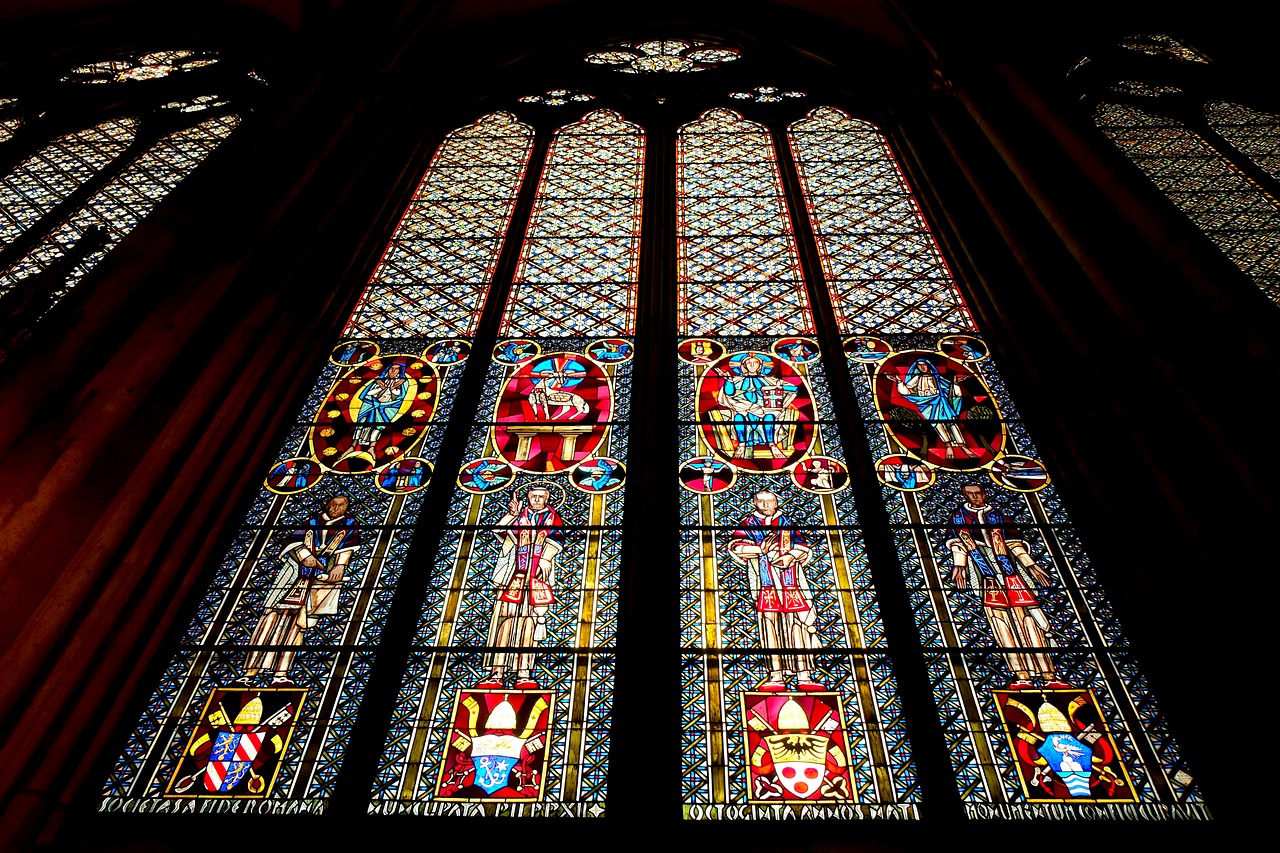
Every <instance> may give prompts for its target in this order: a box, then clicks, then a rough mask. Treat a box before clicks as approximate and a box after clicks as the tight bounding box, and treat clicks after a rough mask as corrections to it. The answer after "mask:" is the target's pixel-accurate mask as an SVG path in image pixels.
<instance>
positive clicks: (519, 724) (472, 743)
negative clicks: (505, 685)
mask: <svg viewBox="0 0 1280 853" xmlns="http://www.w3.org/2000/svg"><path fill="white" fill-rule="evenodd" d="M554 706H555V694H554V693H552V692H551V691H547V690H480V689H476V690H462V691H460V692H459V693H458V697H457V699H456V700H455V701H454V705H453V716H452V720H453V729H452V730H451V731H450V733H449V744H448V748H447V749H446V751H445V758H444V763H443V765H442V766H441V768H440V781H439V782H438V783H437V785H436V798H437V799H440V800H456V801H464V802H485V801H489V800H506V801H537V800H541V799H542V795H543V791H544V789H545V787H546V781H547V772H546V771H547V753H548V752H550V744H549V742H548V739H549V734H548V733H549V730H550V728H551V709H552V708H553V707H554Z"/></svg>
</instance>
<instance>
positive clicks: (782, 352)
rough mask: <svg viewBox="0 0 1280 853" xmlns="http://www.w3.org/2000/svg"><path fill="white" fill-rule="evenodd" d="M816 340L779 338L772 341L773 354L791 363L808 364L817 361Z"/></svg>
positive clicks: (818, 351)
mask: <svg viewBox="0 0 1280 853" xmlns="http://www.w3.org/2000/svg"><path fill="white" fill-rule="evenodd" d="M819 353H820V350H819V349H818V342H817V341H815V340H813V339H811V338H779V339H778V340H776V341H774V342H773V354H774V355H776V356H778V357H779V358H785V359H786V360H787V361H789V362H791V363H792V364H808V363H809V362H811V361H817V360H818V355H819Z"/></svg>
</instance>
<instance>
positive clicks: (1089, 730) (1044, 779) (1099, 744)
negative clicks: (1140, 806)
mask: <svg viewBox="0 0 1280 853" xmlns="http://www.w3.org/2000/svg"><path fill="white" fill-rule="evenodd" d="M995 698H996V707H998V708H999V709H1000V721H1001V723H1002V724H1003V726H1004V730H1005V733H1006V734H1007V736H1008V738H1009V748H1010V749H1011V750H1012V751H1013V754H1014V757H1015V760H1016V761H1017V763H1018V778H1019V780H1020V781H1021V782H1022V790H1023V793H1024V794H1025V795H1026V797H1027V799H1028V800H1029V801H1030V802H1033V803H1071V802H1086V803H1096V802H1099V801H1102V802H1108V803H1131V802H1136V801H1137V797H1136V796H1135V794H1134V790H1133V780H1132V779H1131V778H1130V776H1129V769H1128V768H1127V767H1125V765H1124V761H1123V759H1122V758H1121V757H1120V752H1119V750H1117V749H1116V742H1115V739H1114V738H1112V737H1111V732H1110V731H1108V729H1107V723H1106V720H1105V719H1103V716H1102V711H1101V708H1100V707H1099V705H1098V699H1097V697H1096V696H1094V695H1093V691H1092V690H1088V689H1083V690H1082V689H1079V688H1072V689H1070V690H997V691H995Z"/></svg>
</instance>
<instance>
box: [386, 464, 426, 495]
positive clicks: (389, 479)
mask: <svg viewBox="0 0 1280 853" xmlns="http://www.w3.org/2000/svg"><path fill="white" fill-rule="evenodd" d="M430 479H431V463H430V462H428V461H427V460H425V459H419V458H418V457H416V456H402V457H400V458H399V459H397V460H396V461H394V462H392V463H391V464H390V465H388V466H387V467H385V468H383V469H382V470H381V471H379V472H378V474H377V479H376V480H375V481H374V482H375V483H376V484H377V486H378V488H379V489H382V491H384V492H390V493H391V494H393V495H411V494H413V493H414V492H416V491H420V490H421V489H424V488H426V486H427V481H428V480H430Z"/></svg>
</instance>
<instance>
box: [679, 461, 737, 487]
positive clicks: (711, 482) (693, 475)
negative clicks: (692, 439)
mask: <svg viewBox="0 0 1280 853" xmlns="http://www.w3.org/2000/svg"><path fill="white" fill-rule="evenodd" d="M736 477H737V472H736V471H735V470H734V468H733V466H732V465H729V464H727V463H725V462H721V461H720V460H719V459H717V458H715V457H714V456H695V457H693V458H692V459H686V460H685V461H684V463H683V464H682V465H681V466H680V485H682V486H684V487H685V488H686V489H688V490H689V491H691V492H697V493H698V494H700V495H714V494H719V493H720V492H723V491H725V490H727V489H728V488H729V487H730V486H732V485H733V481H734V479H736Z"/></svg>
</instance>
